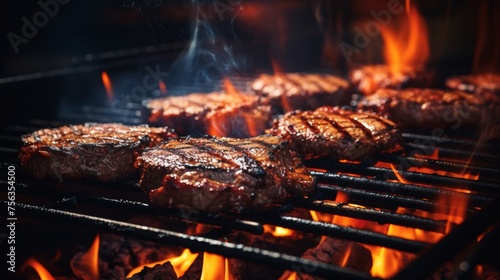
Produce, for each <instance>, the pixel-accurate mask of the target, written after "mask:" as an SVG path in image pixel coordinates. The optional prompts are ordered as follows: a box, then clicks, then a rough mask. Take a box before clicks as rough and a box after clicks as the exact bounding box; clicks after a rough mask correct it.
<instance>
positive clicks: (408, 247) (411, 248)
mask: <svg viewBox="0 0 500 280" xmlns="http://www.w3.org/2000/svg"><path fill="white" fill-rule="evenodd" d="M258 219H259V220H261V221H262V222H264V223H266V224H271V225H275V226H280V227H285V228H289V229H295V230H300V231H305V232H310V233H317V234H321V235H326V236H331V237H337V238H341V239H347V240H352V241H357V242H361V243H365V244H371V245H379V246H383V247H387V248H392V249H396V250H400V251H405V252H409V253H419V252H420V251H422V249H424V248H426V247H428V246H430V245H431V244H429V243H425V242H419V241H413V240H408V239H404V238H399V237H393V236H388V235H384V234H381V233H376V232H371V231H366V230H360V229H356V228H351V227H342V226H338V225H335V224H331V223H324V222H316V221H312V220H306V219H301V218H296V217H290V216H278V215H276V216H273V215H263V216H262V217H259V218H258Z"/></svg>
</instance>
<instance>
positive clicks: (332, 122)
mask: <svg viewBox="0 0 500 280" xmlns="http://www.w3.org/2000/svg"><path fill="white" fill-rule="evenodd" d="M315 115H316V116H318V117H320V119H322V120H326V121H328V123H329V124H330V125H331V126H332V127H333V128H334V129H335V130H336V131H337V132H339V133H340V134H342V136H343V137H345V138H347V139H349V140H352V139H354V138H355V137H354V136H353V135H351V134H350V133H349V132H348V131H347V130H346V129H345V128H344V127H343V126H341V125H340V124H339V123H338V121H337V120H336V119H335V118H333V117H332V116H329V115H326V114H324V113H323V112H315ZM344 119H345V118H344Z"/></svg>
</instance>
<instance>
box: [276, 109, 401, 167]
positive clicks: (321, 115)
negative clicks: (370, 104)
mask: <svg viewBox="0 0 500 280" xmlns="http://www.w3.org/2000/svg"><path fill="white" fill-rule="evenodd" d="M268 133H271V134H273V135H279V136H281V137H282V138H283V139H285V140H287V141H288V142H290V146H291V148H292V149H293V150H294V151H296V152H297V154H298V155H299V157H301V158H304V159H310V158H318V157H329V158H334V159H347V160H363V159H366V158H367V157H369V156H370V155H372V154H373V153H375V152H382V151H386V150H390V149H392V148H393V147H395V145H396V143H398V142H399V141H400V140H401V133H400V132H399V131H398V129H397V128H396V125H395V124H394V123H393V122H391V121H389V120H387V119H384V118H381V117H379V116H377V115H375V114H371V113H363V112H351V111H347V110H342V109H339V108H336V107H320V108H318V109H316V110H315V111H293V112H288V113H286V114H285V115H284V116H283V117H282V118H280V119H276V120H275V121H274V123H273V127H272V128H271V129H270V130H269V131H268Z"/></svg>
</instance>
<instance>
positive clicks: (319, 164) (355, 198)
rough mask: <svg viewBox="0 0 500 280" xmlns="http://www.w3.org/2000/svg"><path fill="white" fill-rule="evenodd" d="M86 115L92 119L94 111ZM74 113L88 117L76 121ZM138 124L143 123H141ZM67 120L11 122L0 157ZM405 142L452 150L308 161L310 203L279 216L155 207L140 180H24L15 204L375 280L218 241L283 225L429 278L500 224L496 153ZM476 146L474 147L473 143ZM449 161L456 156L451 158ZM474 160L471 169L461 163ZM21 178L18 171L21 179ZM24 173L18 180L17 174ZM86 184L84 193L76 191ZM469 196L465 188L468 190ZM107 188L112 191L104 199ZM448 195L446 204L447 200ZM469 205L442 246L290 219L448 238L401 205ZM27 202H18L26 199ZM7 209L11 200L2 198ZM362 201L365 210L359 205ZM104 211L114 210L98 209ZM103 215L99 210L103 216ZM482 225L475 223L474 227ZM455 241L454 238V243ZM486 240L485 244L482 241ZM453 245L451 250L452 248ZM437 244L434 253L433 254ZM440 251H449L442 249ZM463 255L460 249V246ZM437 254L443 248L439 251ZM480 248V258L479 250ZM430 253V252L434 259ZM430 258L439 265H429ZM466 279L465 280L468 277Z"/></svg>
mask: <svg viewBox="0 0 500 280" xmlns="http://www.w3.org/2000/svg"><path fill="white" fill-rule="evenodd" d="M88 113H89V114H91V115H92V114H95V112H94V111H92V110H90V109H89V112H88ZM76 117H79V118H80V117H82V116H81V115H78V116H76ZM141 122H142V121H141ZM61 124H62V123H59V122H50V121H44V120H32V121H30V123H29V124H28V125H27V126H15V125H12V126H9V127H7V128H6V129H5V130H4V131H2V133H1V134H0V148H1V149H0V153H1V154H2V155H4V156H5V158H6V159H7V162H5V163H4V165H12V164H13V162H15V157H16V155H17V152H18V146H19V136H20V135H21V134H24V133H28V132H31V131H33V130H36V129H39V128H41V127H45V126H58V125H61ZM404 137H405V140H406V141H407V143H410V145H409V146H408V147H414V146H412V145H411V143H412V141H413V142H415V141H417V140H423V139H424V140H425V139H427V140H429V139H431V140H433V141H434V142H433V143H438V144H436V145H434V144H433V145H431V146H425V149H426V150H432V149H436V148H437V149H439V151H440V155H441V151H442V150H443V149H447V150H446V151H447V152H449V153H450V155H446V156H445V158H446V160H442V159H439V160H437V159H428V158H419V157H416V156H415V155H411V154H410V155H406V154H403V153H399V154H389V155H379V156H377V157H376V158H375V160H372V161H370V162H361V163H349V162H330V161H322V160H310V161H307V162H306V165H307V166H308V167H310V168H311V169H312V174H313V175H314V176H316V177H317V178H318V181H319V185H318V188H317V193H316V194H315V195H314V196H312V197H309V198H300V199H297V200H296V201H294V202H293V203H291V204H290V205H283V206H281V207H280V208H278V210H276V211H272V212H269V213H266V215H251V214H247V215H238V216H235V215H232V214H229V213H226V214H217V215H215V214H208V213H203V212H196V213H193V212H188V211H185V210H183V209H156V208H154V207H151V206H149V205H148V201H147V198H146V197H145V196H144V194H143V193H142V192H141V191H140V189H139V188H138V187H137V185H136V184H133V183H128V184H102V183H71V188H68V186H67V185H65V184H66V183H64V182H62V183H57V182H54V183H51V182H46V181H44V182H33V181H30V179H29V178H28V177H26V176H22V178H19V179H18V181H17V182H16V192H17V193H18V197H19V200H20V201H19V203H16V211H17V213H16V214H17V215H21V216H26V217H30V218H35V219H37V220H45V221H53V222H60V223H68V224H73V225H76V226H85V227H89V228H92V229H95V230H98V231H107V232H114V233H117V234H120V235H126V236H130V237H136V238H140V239H146V240H150V241H155V242H159V243H167V244H176V245H179V246H183V247H187V248H190V249H193V250H199V251H208V252H213V253H217V254H221V255H224V256H226V257H234V258H239V259H242V260H247V261H251V262H255V263H259V264H264V265H268V264H269V263H272V264H273V266H274V267H279V268H282V269H292V270H294V269H297V268H300V267H307V268H308V271H310V274H311V275H316V276H323V277H328V278H331V277H339V278H341V279H372V278H371V277H368V276H367V275H365V274H362V273H359V272H357V271H353V270H350V269H346V268H342V267H337V266H333V265H328V264H324V263H320V262H315V261H311V260H307V259H303V258H300V257H296V256H291V255H287V254H282V253H279V252H276V251H270V250H263V249H259V248H254V247H250V246H247V245H241V244H235V243H231V242H227V241H221V240H220V239H221V238H223V237H224V236H226V235H227V234H228V233H231V232H238V231H241V232H246V233H249V234H255V235H261V234H262V233H263V231H264V225H272V226H280V227H285V228H289V229H293V230H297V231H301V232H304V233H314V234H318V235H323V236H332V237H336V238H341V239H346V240H352V241H357V242H361V243H363V244H372V245H377V246H382V247H386V248H391V249H396V250H398V251H401V252H409V253H414V254H418V255H419V257H418V258H417V259H416V260H415V261H413V262H412V263H411V264H410V265H408V266H407V267H406V268H405V269H403V270H402V271H401V272H400V273H399V274H397V275H396V279H410V278H412V277H410V278H405V277H407V276H408V275H411V276H414V275H417V274H414V273H416V272H418V273H419V275H423V277H425V276H426V275H430V274H431V273H432V272H433V271H434V270H435V269H436V268H437V266H438V265H440V264H442V263H444V262H445V261H447V260H449V259H450V258H451V257H453V256H454V255H456V253H457V252H455V251H453V252H450V248H455V247H458V246H455V245H453V246H450V244H470V243H471V242H472V241H474V240H476V238H477V237H478V236H479V235H481V234H483V233H484V232H485V231H486V230H487V229H488V227H490V226H491V225H494V224H496V223H498V222H499V219H498V217H497V216H496V215H491V213H495V212H494V211H498V210H499V209H497V208H499V207H500V202H499V201H498V199H495V197H496V196H497V195H498V193H499V190H500V185H499V184H498V179H497V178H498V175H500V171H499V170H500V169H499V168H498V162H499V161H498V157H497V156H496V154H494V153H490V154H488V153H486V152H483V153H479V154H478V155H480V156H478V157H477V156H476V155H477V154H475V155H474V157H472V158H470V154H468V155H467V156H466V157H465V156H464V155H465V154H464V153H465V151H464V150H459V147H468V148H473V147H475V144H474V143H472V142H471V141H466V140H460V139H450V138H446V140H443V141H437V140H436V139H435V137H432V136H427V135H420V134H405V135H404ZM475 148H477V147H475ZM480 148H481V149H482V150H484V151H490V150H492V151H495V150H496V149H497V148H496V146H495V145H492V144H485V145H484V146H483V145H481V147H480ZM448 156H450V157H451V159H450V160H448ZM464 159H467V160H469V164H466V163H464V162H463V160H464ZM376 162H385V163H387V164H389V163H392V164H398V163H401V162H411V163H413V164H414V165H413V166H417V167H427V168H438V169H439V170H443V171H445V172H455V173H457V172H463V171H466V172H472V173H473V174H477V173H479V174H480V180H477V181H476V180H471V179H462V178H454V177H450V176H442V175H437V174H427V173H421V172H418V171H409V170H408V168H405V167H404V166H403V168H400V169H401V170H399V169H398V171H397V172H398V173H399V174H400V175H401V176H403V177H404V178H405V179H407V180H409V181H410V182H411V183H409V184H404V183H400V182H398V181H396V179H397V178H396V177H395V176H394V172H393V171H392V170H391V169H390V168H384V167H378V166H375V164H376ZM21 175H22V174H21ZM21 175H20V176H21ZM0 185H2V186H3V188H2V190H3V191H5V190H6V189H7V188H6V185H7V181H6V180H0ZM77 185H81V188H78V187H76V186H77ZM463 190H469V192H464V191H463ZM102 191H104V193H106V195H102ZM339 192H342V193H344V194H347V195H348V198H349V200H348V203H339V202H335V199H336V198H337V196H338V194H339ZM443 198H445V199H444V200H443ZM463 199H468V201H469V204H468V206H467V207H466V208H465V209H461V210H465V212H466V214H467V219H466V221H465V222H463V223H462V224H460V225H458V226H455V228H454V229H453V230H452V231H451V233H450V234H448V235H447V236H446V237H445V238H443V239H442V240H441V241H440V242H438V243H436V244H430V243H426V242H421V241H414V240H409V239H405V238H400V237H394V236H388V235H385V234H381V233H377V232H372V231H369V230H361V229H357V228H351V227H344V226H338V225H335V224H331V223H326V222H318V221H313V220H310V219H307V218H303V217H295V216H290V215H289V214H288V212H289V210H291V208H292V207H295V208H297V209H302V210H313V211H318V212H321V213H326V214H333V215H339V216H342V217H350V218H356V219H363V220H367V221H376V222H378V223H381V224H384V223H386V224H394V225H400V226H405V227H410V228H415V229H421V230H425V231H430V232H437V233H444V232H445V229H446V227H447V223H446V222H445V221H441V220H433V219H429V218H423V217H421V216H418V215H414V214H413V213H411V214H408V213H406V214H402V213H398V212H396V210H397V209H398V208H399V207H404V208H407V209H411V210H420V211H426V212H431V213H449V212H450V211H452V210H456V209H455V208H456V207H457V206H454V205H452V202H453V201H454V200H463ZM21 200H22V201H21ZM2 203H4V204H5V203H7V202H6V201H2ZM353 204H357V205H360V206H362V207H359V206H356V205H353ZM86 208H98V209H104V210H108V209H109V210H111V209H112V210H115V211H129V212H133V213H141V214H146V215H151V216H153V217H157V216H164V217H166V218H168V219H174V220H180V221H182V222H185V223H186V224H197V223H202V224H206V225H210V226H211V227H212V228H213V229H212V231H211V232H210V233H209V234H208V235H206V236H191V235H188V234H185V233H182V232H176V231H172V230H167V229H161V228H154V227H145V226H142V225H137V224H131V223H128V222H126V221H123V220H121V219H120V218H118V217H114V216H113V214H112V213H111V212H112V211H109V212H110V213H111V214H109V215H110V217H107V215H106V214H103V215H102V216H101V215H99V216H96V215H90V214H88V213H85V210H84V209H86ZM101 212H102V213H107V212H108V211H101ZM101 212H99V213H101ZM475 225H476V226H475ZM495 233H496V235H493V236H498V234H497V233H498V229H497V230H494V231H492V232H491V233H488V234H486V235H485V237H484V238H483V239H482V240H481V242H480V243H479V244H478V246H477V247H475V249H474V250H475V251H471V252H469V255H466V256H465V257H464V258H465V259H466V260H468V261H470V263H471V264H477V263H478V262H479V260H478V258H477V254H481V253H483V252H484V250H487V249H488V247H489V246H488V244H490V243H487V242H492V241H488V240H491V239H494V238H493V237H491V236H492V234H495ZM450 240H451V241H450ZM484 244H486V245H484ZM448 246H449V247H448ZM436 248H437V249H436ZM443 248H446V250H444V249H443ZM462 249H466V246H465V245H464V246H462V247H461V248H459V249H456V250H462ZM439 250H440V251H439ZM476 251H477V252H476ZM429 254H430V255H429ZM430 260H432V262H436V264H433V265H429V262H430ZM459 275H460V277H465V276H464V275H467V274H466V273H465V272H464V273H462V274H459Z"/></svg>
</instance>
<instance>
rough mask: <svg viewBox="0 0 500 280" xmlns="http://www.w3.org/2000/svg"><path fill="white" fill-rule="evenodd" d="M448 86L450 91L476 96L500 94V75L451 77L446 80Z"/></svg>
mask: <svg viewBox="0 0 500 280" xmlns="http://www.w3.org/2000/svg"><path fill="white" fill-rule="evenodd" d="M446 86H447V87H448V88H450V89H455V90H461V91H466V92H471V93H476V94H485V93H494V94H500V74H496V73H484V74H476V75H465V76H456V77H451V78H449V79H448V80H446Z"/></svg>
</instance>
